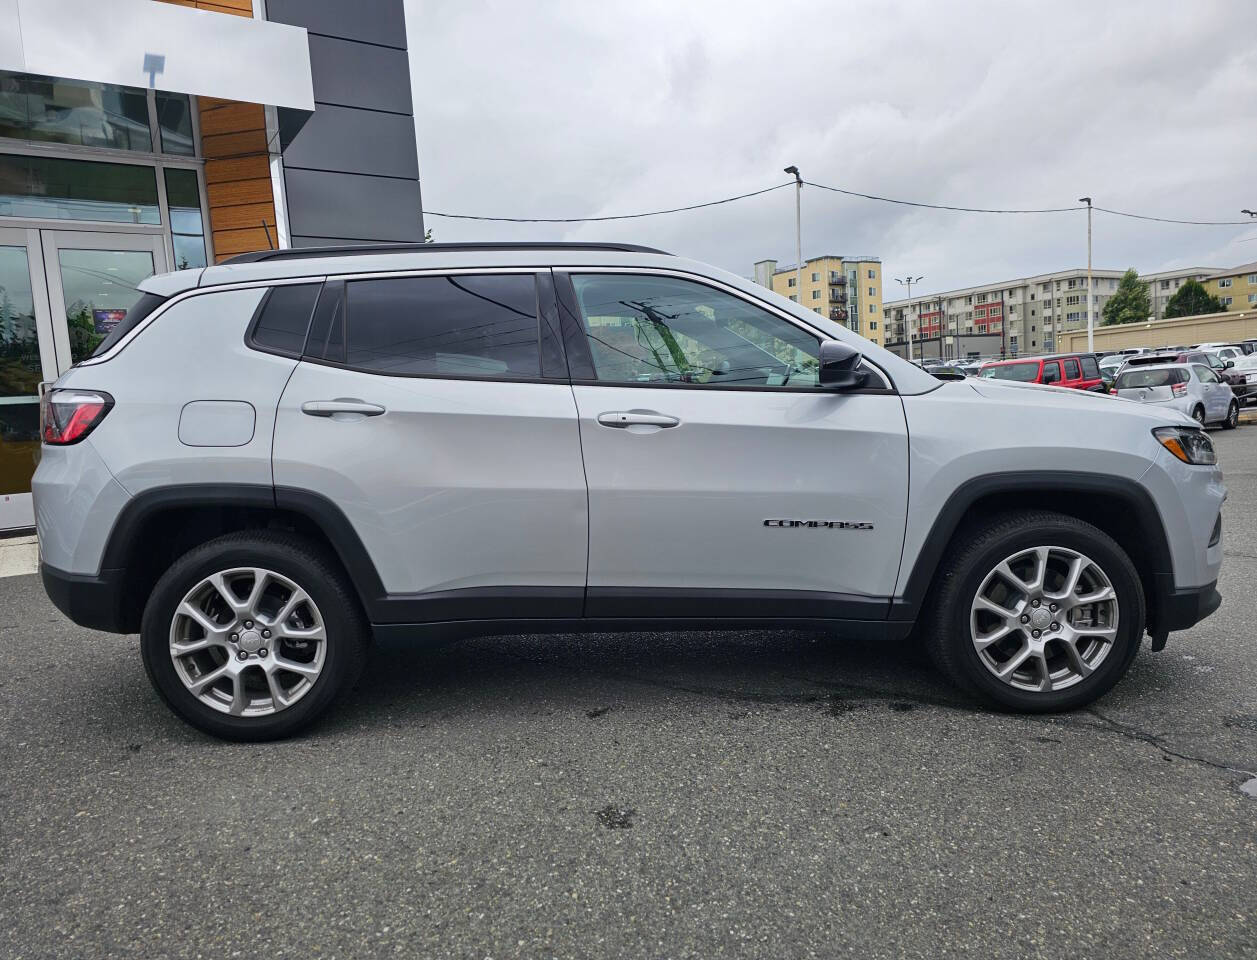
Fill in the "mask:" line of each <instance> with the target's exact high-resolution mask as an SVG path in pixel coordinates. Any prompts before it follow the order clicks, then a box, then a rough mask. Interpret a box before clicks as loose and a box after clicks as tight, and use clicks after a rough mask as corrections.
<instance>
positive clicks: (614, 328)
mask: <svg viewBox="0 0 1257 960" xmlns="http://www.w3.org/2000/svg"><path fill="white" fill-rule="evenodd" d="M572 285H573V287H574V288H575V291H576V299H577V302H578V303H579V305H580V310H581V317H582V321H583V323H584V326H585V333H586V335H587V337H588V342H589V350H590V353H591V354H592V355H593V363H594V370H595V372H596V375H597V378H598V379H599V380H602V381H606V382H610V383H699V384H712V385H719V386H726V385H727V386H741V387H745V386H754V387H776V388H781V387H785V388H792V387H802V388H808V387H815V386H816V385H817V383H818V379H817V372H818V370H819V366H820V364H819V360H818V356H819V353H820V341H819V340H818V339H817V338H816V337H814V336H812V335H811V334H809V333H807V332H805V331H803V330H801V329H799V328H798V327H796V326H794V324H792V323H789V322H787V321H786V320H783V319H782V318H780V317H778V316H776V315H774V314H771V313H769V312H768V311H767V310H763V309H760V308H759V307H756V306H754V305H753V304H751V303H748V302H747V301H745V300H743V299H741V298H740V297H735V296H733V295H732V294H728V293H724V292H723V291H720V290H716V289H714V288H713V287H708V286H705V285H703V284H700V283H693V282H690V281H688V280H680V279H676V278H673V277H654V276H631V275H623V274H612V275H593V274H574V275H573V276H572Z"/></svg>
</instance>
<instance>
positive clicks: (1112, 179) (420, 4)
mask: <svg viewBox="0 0 1257 960" xmlns="http://www.w3.org/2000/svg"><path fill="white" fill-rule="evenodd" d="M407 19H408V34H409V44H410V50H411V64H412V69H413V72H414V81H415V82H414V96H415V116H416V125H417V128H418V136H419V157H420V166H421V171H422V178H423V179H422V188H423V196H424V206H425V207H426V208H428V209H430V210H442V211H450V212H458V213H478V214H486V215H497V216H596V215H606V214H614V213H628V212H634V211H638V210H651V209H659V208H662V207H670V206H679V205H683V204H687V203H694V202H698V201H703V200H709V199H716V198H719V197H722V196H728V195H732V194H736V193H743V192H746V191H749V190H754V189H758V188H760V187H763V186H766V185H768V184H772V183H775V182H780V181H783V180H785V179H787V177H786V175H785V174H783V173H782V172H781V169H782V167H784V166H786V165H787V164H790V163H795V164H798V166H799V167H800V168H801V169H802V171H803V174H804V176H805V178H806V179H809V180H814V181H816V182H819V183H829V184H833V185H836V186H842V187H847V188H850V189H855V190H860V191H864V192H869V193H876V194H882V195H887V196H897V197H905V198H908V199H914V200H922V201H930V202H937V203H950V204H958V205H977V206H1019V207H1020V206H1033V207H1038V206H1069V205H1072V204H1074V203H1075V202H1076V198H1077V197H1079V196H1082V195H1084V194H1090V195H1091V196H1093V197H1094V198H1095V201H1096V203H1097V204H1099V205H1102V206H1107V207H1113V208H1115V209H1121V210H1132V211H1138V212H1145V213H1153V214H1157V215H1162V216H1170V217H1188V218H1194V219H1239V217H1238V210H1239V208H1240V207H1249V208H1253V209H1257V184H1254V182H1253V177H1252V171H1253V169H1254V162H1255V159H1257V116H1255V113H1257V110H1255V108H1254V105H1255V104H1257V50H1255V49H1254V47H1253V44H1252V40H1251V38H1252V37H1253V36H1254V35H1255V34H1257V4H1254V3H1248V2H1234V3H1228V2H1223V0H1215V2H1209V0H1197V2H1194V3H1191V4H1183V3H1170V2H1128V3H1115V2H1106V3H1097V2H1095V0H1090V2H1085V3H1084V2H1062V3H1055V4H1051V5H1047V4H1039V3H1035V4H1020V3H1012V2H989V3H987V2H965V3H961V2H948V3H937V2H924V0H923V2H907V0H903V2H898V3H888V4H881V5H874V4H867V3H866V4H827V3H820V4H818V3H814V2H808V3H805V2H797V0H791V2H778V3H774V4H764V3H744V4H739V3H733V2H729V0H711V2H697V0H690V2H686V3H667V2H662V0H650V2H609V0H599V2H567V3H565V2H550V3H508V2H487V0H407ZM793 215H794V198H793V196H792V194H791V191H789V190H781V191H777V192H775V193H771V194H768V195H766V196H762V197H756V198H753V199H750V200H745V201H741V202H739V203H736V204H730V205H727V206H724V207H719V208H715V209H711V210H704V211H697V212H692V213H683V214H675V215H671V216H665V217H655V218H650V219H645V220H636V221H626V222H618V223H603V224H583V225H544V224H537V225H510V224H491V223H470V222H464V221H452V220H446V219H443V218H440V217H430V218H428V225H429V226H431V227H432V228H433V230H434V232H435V234H436V237H437V238H438V239H440V240H470V239H567V240H592V239H612V240H625V241H634V242H639V243H647V244H652V245H655V246H660V247H663V248H664V249H667V250H671V251H673V252H676V253H679V254H684V255H687V256H693V257H696V258H698V259H703V260H708V261H711V262H713V263H716V264H718V265H719V266H722V267H725V268H727V269H730V270H734V271H736V272H738V273H742V274H748V273H749V272H750V270H751V264H752V262H753V261H755V260H758V259H763V258H768V257H772V258H776V259H778V260H781V261H789V260H793V257H794V221H793ZM1251 235H1253V231H1251V230H1250V231H1246V230H1245V229H1244V228H1242V227H1234V228H1222V227H1189V226H1169V225H1160V224H1149V223H1143V222H1139V221H1132V220H1120V219H1116V218H1113V217H1110V216H1106V215H1103V214H1096V237H1095V262H1096V265H1097V266H1098V267H1110V268H1123V267H1126V266H1129V265H1136V266H1138V267H1139V268H1141V269H1144V270H1154V269H1160V268H1164V267H1166V266H1171V265H1184V264H1192V265H1195V264H1205V265H1208V264H1213V263H1217V264H1219V265H1228V264H1230V263H1238V262H1242V261H1244V260H1250V259H1255V258H1257V250H1254V249H1250V248H1252V247H1257V243H1253V244H1247V245H1246V244H1244V243H1241V242H1239V240H1240V239H1241V238H1243V237H1247V236H1251ZM818 253H860V254H875V255H880V256H881V257H882V258H883V260H884V261H885V264H886V271H887V275H888V276H891V275H896V274H903V273H906V272H909V271H911V272H912V273H913V274H924V275H925V276H926V278H927V279H926V281H925V283H924V284H923V285H922V286H923V287H924V290H923V292H929V291H930V290H933V289H943V288H946V287H953V286H959V285H962V284H968V283H976V282H982V281H987V280H999V279H1003V278H1005V277H1011V276H1022V275H1028V274H1033V273H1038V272H1042V271H1045V270H1053V269H1059V268H1064V267H1068V266H1076V265H1080V264H1083V263H1085V260H1086V230H1085V220H1084V218H1083V215H1082V214H1078V213H1069V214H1054V215H1047V216H1041V217H1021V216H1017V217H1013V216H999V215H973V214H961V213H949V212H942V211H927V210H914V209H911V208H905V207H897V206H891V205H888V204H880V203H875V202H871V201H866V200H860V199H854V198H847V197H841V196H838V195H835V194H824V193H821V192H820V191H816V190H811V189H807V190H805V193H804V254H805V256H808V255H815V254H818ZM891 293H892V292H891V291H888V294H891Z"/></svg>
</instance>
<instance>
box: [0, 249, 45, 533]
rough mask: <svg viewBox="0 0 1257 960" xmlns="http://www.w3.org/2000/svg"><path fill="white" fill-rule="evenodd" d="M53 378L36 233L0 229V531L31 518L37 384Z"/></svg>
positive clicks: (36, 453)
mask: <svg viewBox="0 0 1257 960" xmlns="http://www.w3.org/2000/svg"><path fill="white" fill-rule="evenodd" d="M56 376H57V357H56V353H55V351H54V349H53V335H52V322H51V313H50V312H49V309H48V289H47V286H46V285H45V282H44V262H43V254H42V251H41V249H40V243H39V231H38V230H25V229H10V228H0V530H11V529H15V528H19V527H29V526H31V525H32V524H34V522H35V515H34V512H33V510H32V508H31V475H32V474H33V473H34V472H35V465H36V463H37V462H38V459H39V382H40V381H41V380H52V379H55V378H56Z"/></svg>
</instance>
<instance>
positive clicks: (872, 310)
mask: <svg viewBox="0 0 1257 960" xmlns="http://www.w3.org/2000/svg"><path fill="white" fill-rule="evenodd" d="M869 313H877V307H876V305H875V304H872V303H870V304H869Z"/></svg>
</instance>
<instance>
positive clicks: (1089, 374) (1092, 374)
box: [1082, 357, 1100, 380]
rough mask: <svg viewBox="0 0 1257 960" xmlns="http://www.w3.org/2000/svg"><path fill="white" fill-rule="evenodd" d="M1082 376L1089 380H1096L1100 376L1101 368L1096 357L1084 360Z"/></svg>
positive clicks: (1084, 358)
mask: <svg viewBox="0 0 1257 960" xmlns="http://www.w3.org/2000/svg"><path fill="white" fill-rule="evenodd" d="M1082 375H1083V376H1084V377H1086V378H1087V379H1088V380H1094V379H1095V378H1096V377H1098V376H1100V367H1099V366H1098V365H1097V364H1096V358H1095V357H1083V358H1082Z"/></svg>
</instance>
